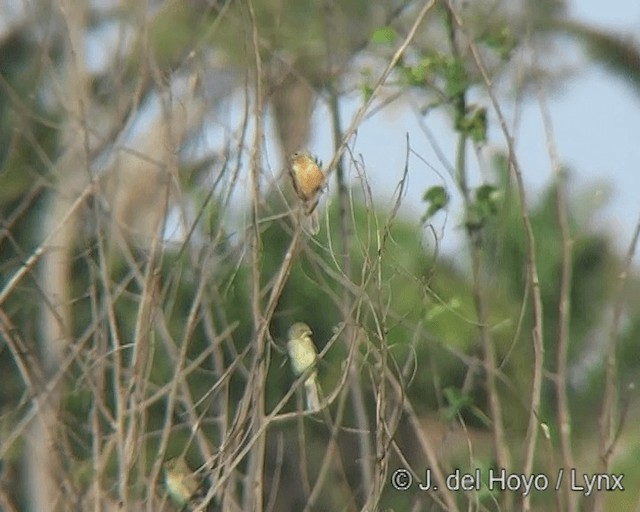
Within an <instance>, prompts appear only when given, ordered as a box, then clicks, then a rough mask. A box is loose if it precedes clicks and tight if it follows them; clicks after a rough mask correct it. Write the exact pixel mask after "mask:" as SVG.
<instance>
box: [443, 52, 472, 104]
mask: <svg viewBox="0 0 640 512" xmlns="http://www.w3.org/2000/svg"><path fill="white" fill-rule="evenodd" d="M443 66H444V67H443V78H444V80H445V84H444V93H445V94H446V95H447V96H448V97H449V98H453V97H454V96H457V95H459V94H461V93H463V92H464V91H465V90H466V89H467V88H468V87H469V85H470V82H469V80H468V79H467V72H466V70H465V68H464V63H463V62H462V61H461V60H460V59H447V60H446V61H445V62H443Z"/></svg>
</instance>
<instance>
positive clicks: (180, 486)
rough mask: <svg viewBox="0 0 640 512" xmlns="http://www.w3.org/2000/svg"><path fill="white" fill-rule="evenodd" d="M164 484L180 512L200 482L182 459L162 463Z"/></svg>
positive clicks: (187, 503)
mask: <svg viewBox="0 0 640 512" xmlns="http://www.w3.org/2000/svg"><path fill="white" fill-rule="evenodd" d="M164 483H165V485H166V486H167V491H168V493H169V496H171V499H172V500H173V501H174V502H175V503H176V505H178V506H179V507H180V509H181V510H185V509H186V508H187V506H188V505H189V504H190V503H191V501H192V500H193V498H194V497H195V496H196V494H197V492H198V490H199V489H200V482H199V481H198V479H197V478H196V476H195V475H194V474H193V471H191V469H189V466H187V463H186V462H185V460H184V459H183V458H182V457H179V458H175V459H169V460H168V461H166V462H165V463H164Z"/></svg>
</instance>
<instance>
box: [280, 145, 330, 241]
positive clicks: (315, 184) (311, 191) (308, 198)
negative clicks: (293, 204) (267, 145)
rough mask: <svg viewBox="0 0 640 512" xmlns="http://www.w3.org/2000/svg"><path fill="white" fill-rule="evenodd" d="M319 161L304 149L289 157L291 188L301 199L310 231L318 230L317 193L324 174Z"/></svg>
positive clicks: (320, 187)
mask: <svg viewBox="0 0 640 512" xmlns="http://www.w3.org/2000/svg"><path fill="white" fill-rule="evenodd" d="M320 165H321V163H320V162H319V161H318V160H317V159H315V158H313V157H312V156H311V155H310V154H309V153H308V152H306V151H296V152H295V153H293V154H292V155H291V156H290V157H289V175H290V176H291V182H292V184H293V189H294V190H295V191H296V194H297V195H298V197H299V198H300V200H301V201H302V204H303V207H304V213H305V214H306V215H308V216H310V218H311V225H312V231H313V232H314V233H317V232H318V224H319V223H318V217H317V213H316V212H315V209H316V206H318V201H319V199H318V195H319V193H320V191H321V190H322V187H323V186H324V180H325V176H324V173H323V172H322V170H321V169H320Z"/></svg>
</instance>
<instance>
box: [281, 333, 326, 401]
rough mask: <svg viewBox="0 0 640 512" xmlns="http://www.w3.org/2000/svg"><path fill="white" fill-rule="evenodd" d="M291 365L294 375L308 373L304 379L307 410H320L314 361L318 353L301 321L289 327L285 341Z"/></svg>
mask: <svg viewBox="0 0 640 512" xmlns="http://www.w3.org/2000/svg"><path fill="white" fill-rule="evenodd" d="M287 350H288V352H289V359H291V367H292V368H293V373H294V374H295V375H296V376H300V375H302V374H305V373H308V376H307V378H306V380H305V381H304V389H305V395H306V398H307V400H306V404H307V410H308V411H319V410H320V396H319V393H318V376H317V373H316V361H317V359H318V354H317V352H316V347H315V345H314V344H313V340H312V339H311V329H310V328H309V326H308V325H307V324H305V323H302V322H297V323H295V324H293V325H292V326H291V327H290V328H289V341H288V342H287Z"/></svg>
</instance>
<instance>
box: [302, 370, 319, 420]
mask: <svg viewBox="0 0 640 512" xmlns="http://www.w3.org/2000/svg"><path fill="white" fill-rule="evenodd" d="M304 389H305V393H306V395H307V410H308V411H313V412H316V411H319V410H320V393H319V392H318V378H317V376H316V375H315V373H314V374H312V375H310V376H309V378H308V379H307V380H305V381H304Z"/></svg>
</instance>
